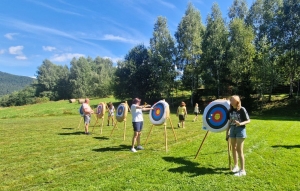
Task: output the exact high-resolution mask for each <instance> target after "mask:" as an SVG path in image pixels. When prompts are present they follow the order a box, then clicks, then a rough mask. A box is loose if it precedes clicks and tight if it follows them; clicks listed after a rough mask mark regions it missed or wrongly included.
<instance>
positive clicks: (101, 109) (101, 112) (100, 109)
mask: <svg viewBox="0 0 300 191" xmlns="http://www.w3.org/2000/svg"><path fill="white" fill-rule="evenodd" d="M96 114H97V117H98V118H102V117H103V116H104V114H105V103H103V102H101V103H99V105H98V106H97V110H96Z"/></svg>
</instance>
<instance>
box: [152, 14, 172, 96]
mask: <svg viewBox="0 0 300 191" xmlns="http://www.w3.org/2000/svg"><path fill="white" fill-rule="evenodd" d="M174 44H175V43H174V39H173V38H172V37H171V35H170V32H169V30H168V26H167V19H166V18H164V17H158V19H157V22H156V23H155V25H154V31H153V37H152V38H151V39H150V50H149V55H150V62H151V65H150V66H151V69H150V71H149V72H150V73H151V74H150V80H151V82H150V83H151V85H150V89H149V92H148V93H147V94H148V95H149V96H151V97H153V98H167V97H169V95H170V91H171V88H172V87H173V85H174V84H173V82H174V79H175V75H176V73H175V64H173V63H174V55H175V45H174Z"/></svg>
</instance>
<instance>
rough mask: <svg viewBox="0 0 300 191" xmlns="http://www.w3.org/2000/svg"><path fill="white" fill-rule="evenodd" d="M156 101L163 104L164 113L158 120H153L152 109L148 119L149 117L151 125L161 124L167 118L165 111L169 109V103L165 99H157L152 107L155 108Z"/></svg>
mask: <svg viewBox="0 0 300 191" xmlns="http://www.w3.org/2000/svg"><path fill="white" fill-rule="evenodd" d="M158 103H162V104H163V106H164V114H163V115H162V117H161V119H160V120H159V121H155V120H154V119H153V118H152V111H150V112H149V119H150V122H151V123H152V124H153V125H161V124H163V123H164V122H165V121H166V118H167V112H168V111H169V104H168V103H167V102H166V101H163V100H161V101H159V102H157V103H155V104H154V105H153V106H152V107H153V108H155V105H157V104H158Z"/></svg>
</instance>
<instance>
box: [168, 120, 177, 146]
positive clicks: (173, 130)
mask: <svg viewBox="0 0 300 191" xmlns="http://www.w3.org/2000/svg"><path fill="white" fill-rule="evenodd" d="M169 121H170V124H171V127H172V130H173V134H174V137H175V140H176V141H177V137H176V133H175V131H174V127H173V123H172V121H171V119H170V118H169Z"/></svg>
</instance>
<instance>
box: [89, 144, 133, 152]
mask: <svg viewBox="0 0 300 191" xmlns="http://www.w3.org/2000/svg"><path fill="white" fill-rule="evenodd" d="M130 148H131V147H130V146H128V145H119V146H118V147H104V148H99V149H93V151H95V152H107V151H129V150H130Z"/></svg>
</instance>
